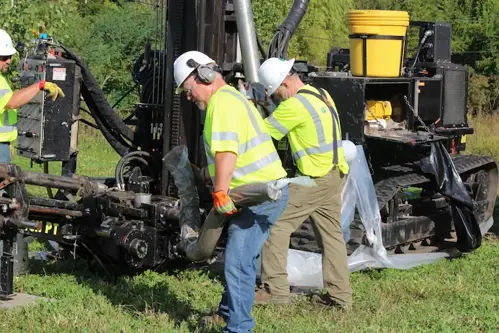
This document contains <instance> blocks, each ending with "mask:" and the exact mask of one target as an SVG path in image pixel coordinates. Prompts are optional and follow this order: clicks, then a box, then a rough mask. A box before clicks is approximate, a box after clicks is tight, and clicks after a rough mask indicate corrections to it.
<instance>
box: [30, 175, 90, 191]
mask: <svg viewBox="0 0 499 333" xmlns="http://www.w3.org/2000/svg"><path fill="white" fill-rule="evenodd" d="M23 182H24V183H25V184H29V185H39V186H49V187H55V188H63V189H66V190H75V191H77V190H79V189H80V187H81V183H80V180H79V179H78V180H77V179H72V178H68V177H64V176H56V175H47V174H43V173H39V172H31V171H24V172H23Z"/></svg>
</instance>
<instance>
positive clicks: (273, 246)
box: [262, 169, 352, 305]
mask: <svg viewBox="0 0 499 333" xmlns="http://www.w3.org/2000/svg"><path fill="white" fill-rule="evenodd" d="M314 180H315V182H316V183H317V185H318V186H315V187H304V186H297V185H294V184H291V185H290V187H289V193H290V196H289V202H288V205H287V207H286V209H285V211H284V212H283V214H282V215H281V217H280V218H279V220H277V222H276V224H275V225H274V226H273V227H272V228H271V231H270V235H269V238H268V239H267V241H266V242H265V244H264V246H263V248H262V283H264V284H265V285H267V286H268V288H269V289H270V292H271V294H272V295H279V296H285V295H289V282H288V279H287V271H286V267H287V255H288V248H289V241H290V236H291V234H292V233H293V232H295V231H296V230H297V229H298V228H299V227H300V225H301V224H302V223H303V222H304V221H305V220H306V219H307V217H309V216H310V217H311V219H312V221H313V224H314V231H315V237H316V239H317V243H318V244H319V247H320V248H321V249H322V253H323V255H322V276H323V280H324V287H325V288H326V290H327V291H328V294H329V296H330V297H331V298H332V299H333V300H334V301H336V302H338V303H340V304H342V305H351V303H352V289H351V287H350V281H349V278H350V272H349V271H348V264H347V251H346V246H345V242H344V240H343V234H342V232H341V192H342V190H343V186H344V184H345V178H344V176H343V175H341V176H340V171H339V170H338V169H336V170H332V171H331V172H329V173H328V174H327V175H326V176H324V177H322V178H316V179H314Z"/></svg>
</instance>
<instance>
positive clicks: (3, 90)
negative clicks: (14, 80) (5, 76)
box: [0, 89, 10, 98]
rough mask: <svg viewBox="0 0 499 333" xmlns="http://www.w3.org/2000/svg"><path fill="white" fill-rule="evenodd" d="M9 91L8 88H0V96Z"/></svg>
mask: <svg viewBox="0 0 499 333" xmlns="http://www.w3.org/2000/svg"><path fill="white" fill-rule="evenodd" d="M8 92H10V90H9V89H0V98H2V97H3V96H5V94H6V93H8Z"/></svg>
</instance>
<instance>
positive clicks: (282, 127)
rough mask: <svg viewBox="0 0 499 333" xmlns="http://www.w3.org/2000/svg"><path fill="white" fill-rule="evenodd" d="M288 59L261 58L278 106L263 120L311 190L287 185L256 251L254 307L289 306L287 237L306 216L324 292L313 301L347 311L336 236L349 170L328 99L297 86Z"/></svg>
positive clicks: (342, 255) (343, 255) (348, 296)
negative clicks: (282, 206)
mask: <svg viewBox="0 0 499 333" xmlns="http://www.w3.org/2000/svg"><path fill="white" fill-rule="evenodd" d="M293 65H294V59H291V60H283V59H278V58H270V59H267V60H266V61H265V62H264V63H263V64H262V65H261V66H260V68H259V78H260V82H261V83H262V84H263V85H264V86H265V88H266V89H267V93H268V94H269V95H270V96H271V97H272V98H275V97H277V98H279V99H280V100H281V101H282V102H281V103H280V104H279V105H278V107H277V108H276V109H275V111H274V112H273V113H272V115H270V116H269V117H268V118H266V119H265V124H266V125H267V127H268V129H269V132H270V135H272V137H273V138H274V139H276V140H280V139H282V138H283V137H284V136H285V135H287V136H288V139H289V143H290V146H291V151H292V155H293V161H294V164H295V165H296V168H297V174H301V175H306V176H310V177H312V178H314V180H315V182H316V183H317V185H318V186H317V187H303V186H294V185H293V184H291V185H290V186H289V192H290V197H289V204H288V206H287V207H286V210H285V211H284V213H283V214H282V215H281V217H280V218H279V220H278V221H277V222H276V224H275V226H274V227H273V228H272V230H271V232H270V236H269V238H268V239H267V242H266V243H265V245H264V246H263V249H262V278H261V280H262V285H263V288H261V289H260V290H257V292H256V295H255V304H265V303H288V302H290V290H289V282H288V280H287V271H286V269H287V268H286V267H287V253H288V248H289V241H290V236H291V234H292V233H293V232H294V231H296V230H297V229H298V227H299V226H300V225H301V224H302V223H303V222H304V220H305V219H306V218H307V217H309V216H310V217H311V219H312V221H313V224H314V229H315V234H316V238H317V239H318V243H319V246H320V247H321V249H322V254H323V259H322V264H323V281H324V286H325V288H326V289H327V291H328V293H327V295H326V296H318V295H314V297H313V300H314V301H316V302H318V303H321V304H325V305H331V306H335V307H338V308H341V309H347V308H349V307H350V306H351V303H352V291H351V287H350V281H349V274H350V273H349V270H348V265H347V252H346V246H345V243H344V240H343V234H342V232H341V192H342V189H343V186H344V184H345V178H344V177H345V175H346V174H347V173H348V171H349V167H348V164H347V162H346V160H345V157H344V153H343V148H342V138H341V125H340V120H339V117H338V113H337V111H336V107H335V104H334V101H333V100H332V98H331V96H330V95H329V94H328V93H327V92H326V91H325V90H323V89H317V88H315V87H313V86H311V85H306V84H304V83H303V82H302V80H301V79H300V77H299V76H298V74H297V73H296V72H295V71H294V69H293Z"/></svg>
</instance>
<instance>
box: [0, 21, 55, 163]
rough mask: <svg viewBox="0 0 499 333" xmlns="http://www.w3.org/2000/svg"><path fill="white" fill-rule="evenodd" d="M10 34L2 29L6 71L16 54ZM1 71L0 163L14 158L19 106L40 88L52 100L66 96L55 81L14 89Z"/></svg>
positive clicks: (1, 60) (0, 56)
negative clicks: (13, 146)
mask: <svg viewBox="0 0 499 333" xmlns="http://www.w3.org/2000/svg"><path fill="white" fill-rule="evenodd" d="M16 52H17V51H16V49H15V48H14V45H13V44H12V38H11V37H10V36H9V34H8V33H7V32H6V31H5V30H3V29H0V71H1V72H5V71H6V70H7V69H8V67H9V64H10V61H11V58H12V56H13V55H14V54H16ZM1 72H0V163H10V160H11V158H12V152H13V151H14V150H13V149H12V147H11V143H12V142H14V141H15V140H16V139H17V126H16V125H17V110H16V109H17V108H19V107H21V106H23V105H24V104H27V103H28V102H29V101H30V100H31V99H32V98H33V97H35V96H36V94H38V92H39V91H40V90H45V91H47V92H48V96H50V97H52V100H53V101H55V99H56V98H57V97H58V96H61V97H64V93H63V92H62V90H61V88H59V87H58V86H57V85H56V84H55V83H51V82H45V80H43V81H40V82H36V83H33V84H32V85H30V86H28V87H26V88H23V89H20V90H17V91H14V92H13V91H12V89H11V88H10V85H9V83H8V82H7V80H6V79H5V77H4V76H3V75H2V73H1Z"/></svg>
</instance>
